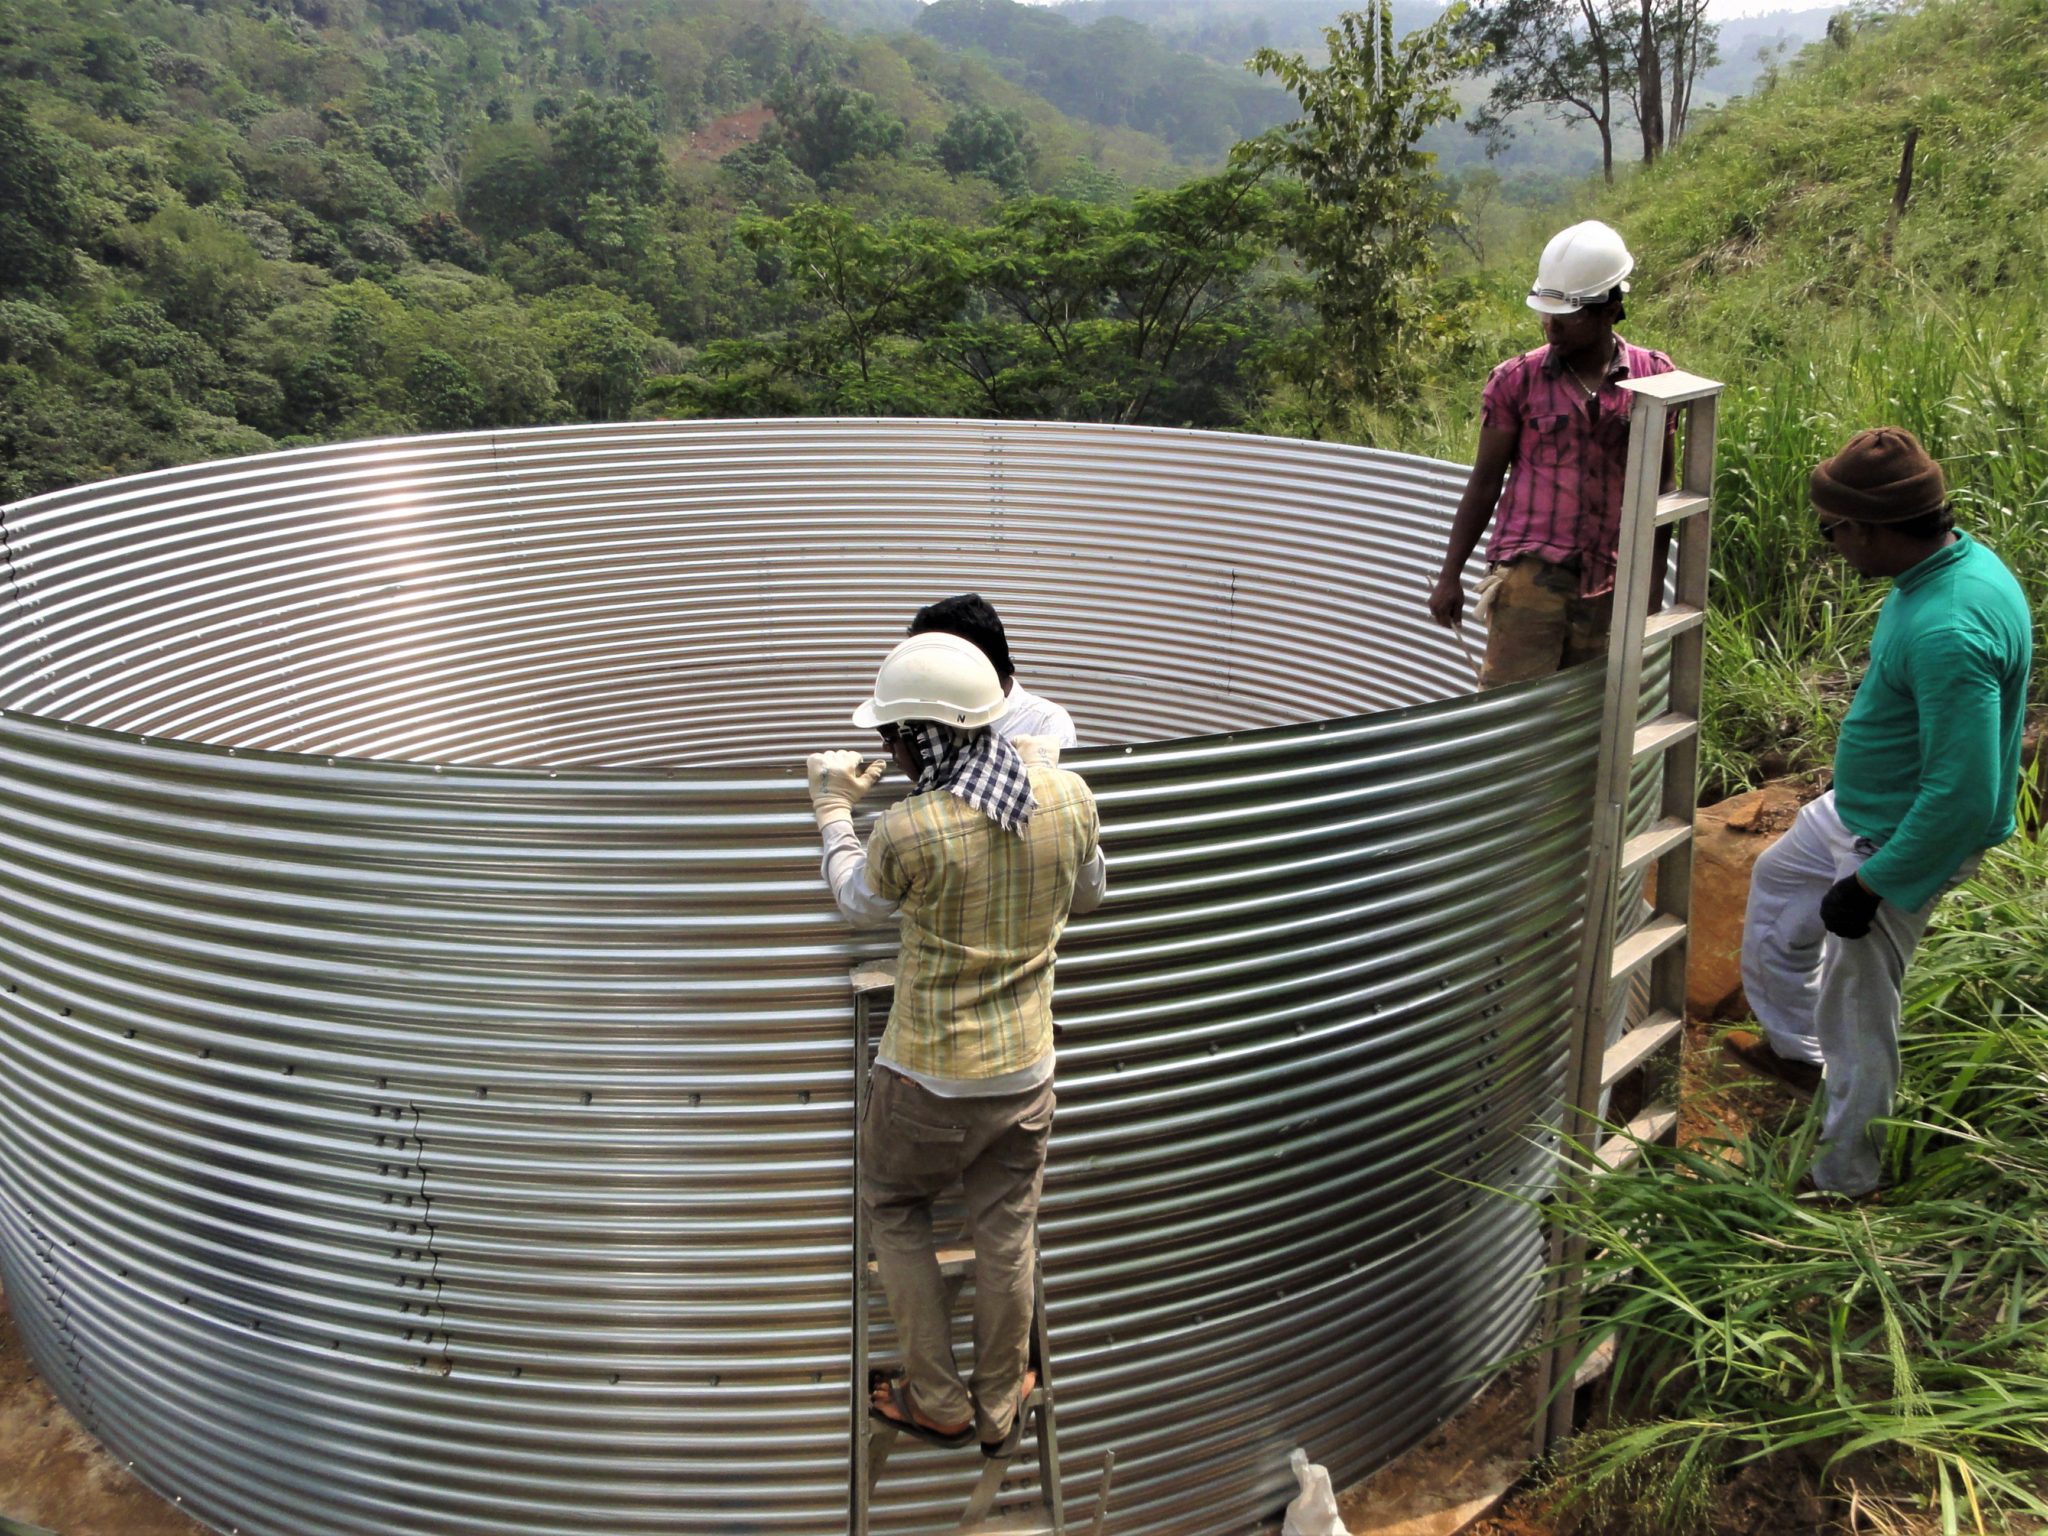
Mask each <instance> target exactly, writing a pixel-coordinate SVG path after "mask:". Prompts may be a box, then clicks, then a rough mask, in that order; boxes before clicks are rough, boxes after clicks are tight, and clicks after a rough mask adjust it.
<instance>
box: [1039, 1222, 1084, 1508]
mask: <svg viewBox="0 0 2048 1536" xmlns="http://www.w3.org/2000/svg"><path fill="white" fill-rule="evenodd" d="M1031 1344H1032V1348H1031V1353H1032V1355H1033V1356H1034V1357H1035V1358H1036V1360H1037V1362H1038V1405H1037V1412H1038V1496H1039V1498H1040V1500H1042V1501H1043V1503H1044V1505H1045V1509H1046V1514H1047V1516H1048V1517H1049V1519H1050V1521H1051V1525H1052V1536H1067V1497H1066V1490H1065V1488H1064V1487H1063V1486H1062V1485H1061V1479H1060V1430H1059V1416H1058V1412H1057V1410H1056V1408H1055V1406H1054V1404H1055V1397H1054V1391H1053V1382H1052V1329H1051V1326H1050V1325H1049V1324H1048V1323H1047V1322H1046V1318H1045V1264H1044V1261H1043V1260H1042V1259H1041V1258H1040V1257H1039V1251H1038V1235H1037V1233H1035V1232H1034V1233H1033V1234H1032V1237H1031ZM1098 1518H1099V1517H1098Z"/></svg>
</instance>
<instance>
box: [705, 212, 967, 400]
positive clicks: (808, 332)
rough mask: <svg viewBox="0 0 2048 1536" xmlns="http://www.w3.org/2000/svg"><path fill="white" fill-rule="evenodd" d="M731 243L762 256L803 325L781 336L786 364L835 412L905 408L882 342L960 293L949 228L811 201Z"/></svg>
mask: <svg viewBox="0 0 2048 1536" xmlns="http://www.w3.org/2000/svg"><path fill="white" fill-rule="evenodd" d="M740 238H741V239H742V240H743V241H745V242H746V243H747V245H748V246H749V247H751V248H752V249H754V250H755V251H757V252H760V253H762V254H763V255H764V256H766V257H768V258H769V259H770V260H772V261H773V262H774V263H775V265H776V267H777V268H778V269H779V272H780V275H781V278H782V281H783V282H784V283H785V284H786V285H787V289H788V291H789V293H790V294H791V295H792V296H793V298H794V299H795V302H796V303H797V304H798V305H799V306H800V307H801V309H802V310H804V311H808V312H809V313H810V314H811V315H812V316H814V317H815V318H814V320H813V323H811V324H809V325H806V326H802V327H800V328H798V329H796V330H794V331H792V332H791V334H790V337H789V339H788V341H787V342H786V343H785V346H784V357H785V360H786V362H787V364H788V366H789V367H790V368H791V369H792V370H793V371H795V372H797V373H798V374H800V375H803V376H805V377H807V378H809V379H812V380H814V381H816V382H817V383H819V384H821V385H823V386H825V388H826V392H827V396H828V398H829V400H830V402H831V406H832V408H833V409H835V410H845V411H859V412H864V413H866V412H873V413H877V414H880V413H886V412H889V411H893V410H902V409H905V403H904V402H905V400H906V391H905V390H904V389H903V388H902V385H901V381H900V380H899V379H898V378H897V377H896V371H897V370H896V369H895V368H893V367H892V366H891V360H892V354H891V351H890V349H889V348H888V347H887V345H886V343H887V342H888V341H890V340H891V339H893V338H896V337H902V336H916V335H919V334H922V333H924V332H926V331H928V330H930V329H932V328H934V327H936V326H937V325H939V324H940V323H942V322H943V321H945V320H946V319H949V318H950V317H951V316H952V315H953V314H954V313H956V312H957V311H958V309H959V307H960V305H961V303H962V302H963V301H964V299H965V297H966V286H965V277H966V270H965V269H966V253H965V251H964V250H963V249H962V247H961V243H960V241H959V237H958V236H957V235H956V234H955V232H953V231H952V230H949V229H946V228H944V227H943V226H940V225H936V224H932V223H928V222H926V221H923V220H917V221H909V222H904V223H899V224H892V225H885V226H876V225H870V224H863V223H861V222H860V221H858V220H857V219H855V218H854V217H853V216H852V215H851V214H848V213H846V212H844V211H843V210H841V209H837V208H828V207H824V206H822V205H819V204H813V205H812V206H810V207H807V208H800V209H798V210H797V212H796V213H794V214H792V215H791V216H790V217H789V218H787V219H783V220H779V221H775V222H770V221H767V220H750V221H748V222H746V223H743V224H742V225H741V226H740Z"/></svg>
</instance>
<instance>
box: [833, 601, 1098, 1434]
mask: <svg viewBox="0 0 2048 1536" xmlns="http://www.w3.org/2000/svg"><path fill="white" fill-rule="evenodd" d="M1006 702H1007V701H1006V700H1005V698H1004V696H1003V689H1002V684H1001V682H1000V681H999V680H998V679H997V677H996V673H995V668H994V667H993V666H991V665H990V663H989V661H988V658H987V657H985V656H984V655H982V653H981V652H980V651H979V650H977V649H976V648H975V647H974V646H972V645H970V644H969V643H968V642H966V641H964V640H961V639H959V638H958V637H957V636H954V635H947V634H937V633H934V634H923V635H913V636H912V637H911V638H910V639H908V640H906V641H904V642H903V643H902V644H901V645H899V646H897V647H896V649H895V650H893V651H891V652H890V653H889V656H888V658H887V659H886V660H885V661H884V662H883V663H882V667H881V671H880V672H879V673H878V674H877V676H876V678H875V692H874V697H873V698H871V699H870V700H869V701H868V702H867V703H865V704H863V705H862V706H861V707H860V708H859V709H858V710H856V711H855V712H854V717H853V719H854V723H855V724H856V725H859V726H862V727H864V728H867V729H872V730H876V731H879V732H880V733H881V736H882V739H883V740H884V741H885V742H886V743H887V744H888V746H889V749H890V753H891V756H892V757H893V759H894V761H895V763H896V766H897V767H899V768H900V769H901V770H902V771H903V773H904V774H905V775H906V776H907V777H909V778H910V779H911V780H912V781H913V783H914V785H915V790H914V792H913V793H912V794H911V795H910V796H909V797H908V798H906V799H904V800H902V801H900V802H898V803H897V804H895V805H893V806H891V807H890V808H889V809H888V810H886V811H884V812H883V813H882V816H881V818H880V819H879V820H878V821H877V822H876V824H875V829H874V833H873V835H872V836H871V837H870V838H869V840H868V846H867V848H866V850H865V851H863V850H862V848H861V845H860V840H859V839H858V838H857V837H856V836H855V834H854V831H853V807H854V804H855V803H856V802H857V801H858V800H859V799H860V798H861V796H862V795H864V794H866V793H867V791H868V790H869V789H870V788H872V787H873V786H874V784H875V783H876V782H877V781H878V780H879V779H880V778H881V776H882V774H883V772H884V771H885V770H886V767H887V765H886V764H885V763H882V762H875V763H871V764H868V765H867V766H865V767H863V766H862V763H861V757H860V754H859V753H857V752H819V753H814V754H813V755H812V756H811V758H810V760H809V764H808V767H809V777H810V789H811V801H812V805H813V807H814V809H815V810H816V812H817V818H818V827H819V831H820V833H821V834H822V835H823V838H824V842H825V857H824V874H825V882H826V884H827V885H828V886H829V887H830V888H831V890H832V895H833V899H834V900H835V901H836V902H837V904H838V906H839V910H840V912H841V914H842V915H843V916H845V917H846V919H847V920H848V921H849V922H852V923H856V924H859V925H862V926H877V925H880V924H884V923H887V922H890V921H895V922H897V923H898V924H899V925H900V930H901V934H902V948H901V951H900V954H899V956H898V962H897V978H896V999H895V1003H894V1005H893V1006H892V1007H891V1009H890V1010H889V1025H888V1028H887V1030H886V1031H885V1032H884V1033H883V1036H882V1045H881V1051H880V1053H879V1057H878V1060H877V1062H876V1065H875V1069H874V1075H873V1076H872V1078H871V1079H870V1082H869V1089H868V1099H867V1111H866V1113H867V1121H866V1125H865V1135H864V1138H863V1139H864V1143H865V1147H866V1155H865V1158H864V1161H863V1166H862V1167H861V1169H860V1197H861V1200H862V1203H863V1204H864V1205H865V1206H866V1208H867V1213H868V1223H869V1230H870V1231H871V1232H872V1233H873V1234H874V1239H875V1256H876V1261H877V1265H878V1267H879V1269H880V1271H881V1278H882V1289H883V1291H884V1293H885V1294H886V1295H887V1296H888V1299H889V1313H890V1315H891V1316H892V1317H893V1318H894V1319H895V1321H896V1330H897V1333H898V1334H899V1336H900V1337H901V1339H902V1343H903V1355H904V1370H903V1371H902V1373H901V1374H899V1375H896V1376H893V1377H889V1378H886V1379H883V1380H881V1381H879V1382H878V1383H877V1384H876V1385H875V1388H874V1395H873V1400H872V1402H871V1404H870V1407H869V1412H870V1413H872V1414H873V1415H874V1416H875V1417H876V1418H878V1419H880V1420H882V1421H883V1422H885V1423H888V1424H891V1425H893V1426H895V1427H896V1428H898V1429H900V1430H903V1431H905V1432H906V1433H909V1434H912V1435H915V1436H917V1437H918V1438H920V1439H924V1440H929V1441H932V1442H934V1443H935V1444H939V1445H946V1446H954V1447H958V1446H964V1445H966V1444H968V1443H969V1442H970V1441H972V1440H974V1439H976V1438H979V1439H980V1441H981V1443H982V1448H983V1450H984V1451H985V1452H987V1453H989V1454H991V1455H994V1454H999V1453H1000V1452H1001V1451H1002V1450H1003V1449H1004V1448H1005V1447H1006V1446H1007V1445H1011V1444H1013V1443H1014V1439H1015V1436H1016V1434H1017V1432H1018V1430H1019V1427H1020V1423H1021V1414H1020V1409H1021V1406H1022V1404H1023V1402H1024V1400H1025V1399H1026V1398H1028V1397H1029V1396H1030V1395H1031V1392H1032V1390H1033V1388H1034V1387H1035V1386H1036V1385H1037V1383H1036V1381H1035V1380H1034V1379H1033V1376H1032V1373H1031V1371H1030V1369H1029V1363H1030V1333H1031V1306H1032V1273H1031V1270H1032V1254H1033V1250H1034V1246H1035V1242H1034V1239H1035V1235H1036V1231H1037V1226H1038V1199H1039V1191H1040V1189H1041V1187H1042V1185H1043V1182H1044V1176H1045V1149H1046V1142H1047V1140H1048V1139H1049V1137H1050V1135H1051V1132H1052V1116H1053V1104H1054V1098H1053V1086H1052V1075H1053V1039H1052V975H1053V952H1054V948H1055V946H1056V945H1057V944H1058V943H1059V937H1060V934H1061V933H1062V932H1063V931H1064V930H1065V928H1066V925H1067V917H1068V914H1069V913H1071V912H1087V911H1090V910H1092V909H1093V908H1094V907H1095V906H1096V905H1097V904H1098V903H1099V902H1100V901H1101V900H1102V897H1103V892H1104V889H1105V886H1106V876H1105V869H1104V864H1103V858H1102V848H1101V845H1100V843H1099V842H1098V841H1097V835H1096V834H1097V825H1096V815H1095V799H1094V797H1093V796H1092V795H1090V794H1089V792H1088V786H1087V785H1086V784H1084V783H1082V782H1081V780H1080V779H1079V778H1078V777H1077V776H1076V775H1074V774H1072V773H1069V772H1067V771H1066V770H1064V769H1062V768H1060V767H1059V766H1058V765H1057V748H1056V747H1051V746H1049V745H1048V744H1045V743H1041V742H1038V741H1034V740H1033V739H1032V738H1029V737H1026V738H1022V739H1021V740H1019V741H1012V740H1010V739H1008V738H1005V737H1003V736H1002V735H1000V734H998V733H997V732H995V731H992V730H990V729H988V726H989V723H990V722H991V721H993V720H995V719H997V718H998V717H999V716H1000V715H1001V714H1002V713H1003V710H1004V708H1005V706H1006ZM955 1180H958V1181H959V1182H960V1184H961V1186H962V1188H963V1189H964V1190H965V1192H966V1199H967V1212H968V1217H969V1220H970V1221H971V1222H972V1223H973V1229H974V1246H975V1274H974V1378H973V1381H972V1382H971V1383H970V1382H967V1381H964V1380H962V1378H961V1376H960V1371H959V1368H958V1366H957V1365H956V1364H955V1362H954V1359H953V1342H952V1332H953V1330H952V1319H951V1318H950V1317H949V1316H948V1315H947V1312H946V1302H945V1289H944V1282H943V1280H942V1279H941V1277H940V1273H939V1265H938V1258H937V1255H936V1254H935V1253H934V1251H933V1237H932V1203H933V1201H934V1200H935V1199H937V1197H938V1196H939V1195H940V1194H941V1193H942V1192H943V1191H944V1190H945V1189H947V1188H948V1187H949V1186H950V1185H951V1184H952V1183H953V1182H954V1181H955Z"/></svg>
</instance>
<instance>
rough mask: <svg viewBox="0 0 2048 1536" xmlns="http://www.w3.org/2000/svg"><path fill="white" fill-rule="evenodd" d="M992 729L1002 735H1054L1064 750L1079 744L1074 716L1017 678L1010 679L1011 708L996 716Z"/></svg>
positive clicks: (1052, 736)
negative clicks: (1075, 731)
mask: <svg viewBox="0 0 2048 1536" xmlns="http://www.w3.org/2000/svg"><path fill="white" fill-rule="evenodd" d="M991 729H993V730H994V731H995V732H996V733H997V734H998V735H1001V736H1050V737H1051V738H1052V739H1053V740H1054V741H1056V742H1058V743H1059V744H1060V746H1061V747H1062V748H1063V749H1064V748H1066V747H1071V746H1076V745H1078V744H1079V738H1078V737H1076V736H1075V735H1074V717H1073V716H1072V715H1070V714H1068V713H1067V712H1066V711H1065V710H1064V709H1062V708H1060V707H1059V705H1057V704H1055V703H1053V701H1052V700H1051V699H1042V698H1040V697H1039V696H1038V695H1037V694H1035V693H1033V692H1032V691H1031V690H1030V689H1029V688H1026V687H1025V686H1024V685H1023V684H1022V683H1020V682H1018V681H1017V680H1016V679H1015V678H1012V679H1011V680H1010V707H1009V708H1008V709H1006V710H1005V711H1003V713H1002V714H1001V715H1000V716H998V717H997V718H996V721H995V724H994V725H993V726H992V727H991Z"/></svg>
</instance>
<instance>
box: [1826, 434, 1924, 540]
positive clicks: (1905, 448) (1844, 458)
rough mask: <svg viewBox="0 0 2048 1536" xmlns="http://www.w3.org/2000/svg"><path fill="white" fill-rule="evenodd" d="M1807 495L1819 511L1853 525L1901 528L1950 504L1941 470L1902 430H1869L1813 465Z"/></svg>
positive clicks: (1912, 438) (1916, 439) (1918, 441)
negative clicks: (1898, 525)
mask: <svg viewBox="0 0 2048 1536" xmlns="http://www.w3.org/2000/svg"><path fill="white" fill-rule="evenodd" d="M1810 494H1811V495H1812V497H1813V504H1814V506H1815V507H1817V508H1819V509H1820V510H1821V511H1823V512H1831V513H1833V514H1834V515H1835V516H1836V517H1846V518H1848V519H1849V520H1850V521H1851V522H1857V523H1902V522H1904V521H1905V520H1906V519H1907V518H1909V517H1919V516H1921V515H1922V514H1923V513H1927V512H1938V511H1940V510H1941V508H1942V507H1943V506H1945V505H1946V504H1947V502H1948V482H1947V481H1946V480H1944V479H1943V478H1942V475H1941V466H1940V465H1939V464H1937V463H1935V462H1934V460H1933V459H1932V458H1930V457H1929V456H1928V453H1927V450H1926V449H1925V448H1922V447H1921V446H1920V439H1919V438H1917V437H1915V436H1914V435H1913V434H1912V433H1910V432H1908V431H1907V430H1906V429H1905V428H1904V427H1871V428H1869V429H1868V430H1866V431H1862V432H1858V433H1857V434H1856V435H1855V436H1854V437H1852V438H1850V439H1849V441H1848V442H1846V443H1844V444H1843V445H1842V451H1841V452H1840V453H1838V454H1836V455H1835V456H1834V457H1833V458H1832V459H1824V460H1822V461H1821V462H1820V463H1819V464H1817V465H1815V466H1814V470H1813V477H1812V480H1811V489H1810Z"/></svg>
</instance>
